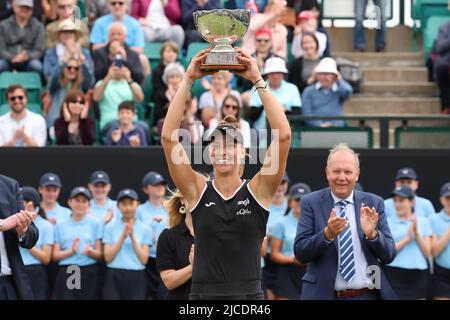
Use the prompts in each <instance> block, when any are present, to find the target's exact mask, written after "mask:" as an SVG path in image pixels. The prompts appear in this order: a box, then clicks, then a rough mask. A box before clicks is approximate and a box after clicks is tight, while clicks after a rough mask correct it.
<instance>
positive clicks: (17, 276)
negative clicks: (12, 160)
mask: <svg viewBox="0 0 450 320" xmlns="http://www.w3.org/2000/svg"><path fill="white" fill-rule="evenodd" d="M0 190H1V192H0V219H6V218H8V217H9V216H11V215H13V214H16V213H17V212H19V211H20V210H23V198H22V194H21V193H20V190H19V184H18V183H17V181H16V180H13V179H11V178H9V177H6V176H2V175H0ZM3 237H4V239H5V248H6V253H7V255H8V260H9V266H10V268H11V270H12V275H13V279H14V284H15V287H16V293H17V296H18V298H19V299H24V300H31V299H33V298H34V297H33V291H31V285H30V280H29V279H28V275H27V273H26V271H25V267H24V265H23V261H22V257H21V255H20V252H19V246H21V247H22V248H25V249H31V248H32V247H33V246H34V245H35V244H36V242H37V240H38V238H39V230H38V228H36V226H35V225H34V223H31V224H30V225H29V226H28V230H27V232H26V233H25V236H24V238H23V239H22V241H21V242H19V237H18V235H17V231H16V229H15V228H14V229H11V230H8V231H5V232H3Z"/></svg>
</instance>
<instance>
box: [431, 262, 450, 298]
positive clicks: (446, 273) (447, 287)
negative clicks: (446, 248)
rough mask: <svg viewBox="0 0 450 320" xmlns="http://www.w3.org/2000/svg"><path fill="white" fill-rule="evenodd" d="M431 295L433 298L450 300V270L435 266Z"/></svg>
mask: <svg viewBox="0 0 450 320" xmlns="http://www.w3.org/2000/svg"><path fill="white" fill-rule="evenodd" d="M431 294H432V297H440V298H450V269H447V268H442V267H440V266H438V265H437V264H434V274H433V277H432V280H431Z"/></svg>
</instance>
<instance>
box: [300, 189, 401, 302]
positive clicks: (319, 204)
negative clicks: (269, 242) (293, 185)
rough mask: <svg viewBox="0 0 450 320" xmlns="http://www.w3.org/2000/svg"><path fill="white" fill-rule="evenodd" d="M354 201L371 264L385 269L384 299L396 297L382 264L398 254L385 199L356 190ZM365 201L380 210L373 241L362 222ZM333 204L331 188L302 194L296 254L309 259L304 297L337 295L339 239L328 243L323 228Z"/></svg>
mask: <svg viewBox="0 0 450 320" xmlns="http://www.w3.org/2000/svg"><path fill="white" fill-rule="evenodd" d="M354 203H355V214H356V217H355V218H356V223H357V225H358V234H359V240H360V241H361V248H362V250H363V253H364V255H365V257H366V259H367V265H368V266H371V265H377V266H379V267H380V270H381V279H380V285H381V288H380V290H379V292H380V297H381V299H383V300H390V299H396V296H395V293H394V291H393V290H392V288H391V286H390V284H389V282H388V280H387V278H386V276H385V273H384V271H383V268H382V267H383V266H384V265H385V264H388V263H390V262H392V260H394V258H395V255H396V249H395V242H394V240H393V238H392V235H391V231H390V230H389V226H388V224H387V220H386V215H385V213H384V201H383V199H382V198H380V197H379V196H376V195H374V194H371V193H366V192H360V191H357V190H355V191H354ZM361 203H364V204H365V205H367V206H368V207H370V208H372V207H375V209H376V211H377V212H378V214H379V217H378V225H377V231H378V236H377V238H376V239H374V240H373V241H370V240H367V239H366V238H365V236H364V233H363V231H362V229H361V226H360V208H361ZM333 208H334V201H333V197H332V195H331V191H330V188H325V189H322V190H319V191H315V192H312V193H310V194H309V195H307V196H305V197H304V198H302V201H301V214H300V218H299V221H298V225H297V235H296V237H295V243H294V253H295V257H296V258H297V259H298V260H299V261H301V262H303V263H307V268H306V273H305V275H304V276H303V279H302V280H303V287H302V297H301V298H302V299H308V300H309V299H321V300H331V299H333V298H334V284H335V280H336V275H337V270H338V241H337V239H335V241H333V243H332V244H329V243H327V242H326V239H325V237H324V232H323V230H324V228H325V227H326V226H327V221H328V219H329V217H330V213H331V210H332V209H333Z"/></svg>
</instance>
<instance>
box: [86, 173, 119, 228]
mask: <svg viewBox="0 0 450 320" xmlns="http://www.w3.org/2000/svg"><path fill="white" fill-rule="evenodd" d="M88 188H89V191H90V192H91V194H92V199H91V203H90V206H89V207H90V213H91V214H92V216H94V217H95V218H97V220H99V221H100V222H101V223H103V224H107V223H108V222H110V221H111V220H113V219H114V218H115V217H119V215H118V213H119V212H118V209H117V202H116V201H114V200H112V199H111V198H109V196H108V194H109V192H110V191H111V180H110V178H109V175H108V174H107V173H106V172H105V171H101V170H100V171H94V172H92V174H91V177H90V178H89V183H88Z"/></svg>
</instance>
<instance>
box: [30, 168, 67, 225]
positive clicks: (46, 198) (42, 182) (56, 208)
mask: <svg viewBox="0 0 450 320" xmlns="http://www.w3.org/2000/svg"><path fill="white" fill-rule="evenodd" d="M61 187H62V184H61V179H60V178H59V176H58V175H57V174H56V173H53V172H47V173H44V174H43V175H42V176H41V178H40V179H39V188H38V190H39V193H40V194H41V197H42V202H41V205H40V207H41V208H42V209H44V210H45V215H46V217H47V220H48V221H49V222H50V223H51V224H53V225H55V224H56V223H57V222H60V221H63V220H65V219H67V218H69V217H70V210H69V209H68V208H66V207H63V206H61V205H60V204H59V202H58V198H59V195H60V193H61Z"/></svg>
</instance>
